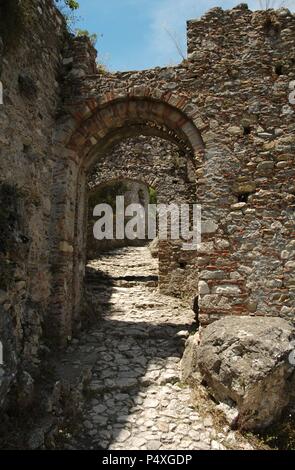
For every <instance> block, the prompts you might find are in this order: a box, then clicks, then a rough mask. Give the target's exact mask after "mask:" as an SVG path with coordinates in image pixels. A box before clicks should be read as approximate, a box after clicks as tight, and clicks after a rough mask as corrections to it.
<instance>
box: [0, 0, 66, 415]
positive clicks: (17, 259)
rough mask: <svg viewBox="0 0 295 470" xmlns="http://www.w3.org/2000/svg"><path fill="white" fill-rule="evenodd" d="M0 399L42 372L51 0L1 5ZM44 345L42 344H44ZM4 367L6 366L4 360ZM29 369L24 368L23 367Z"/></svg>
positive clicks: (51, 112)
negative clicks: (1, 240) (0, 356)
mask: <svg viewBox="0 0 295 470" xmlns="http://www.w3.org/2000/svg"><path fill="white" fill-rule="evenodd" d="M0 10H1V11H0V36H1V37H0V80H1V82H2V85H3V104H0V201H1V233H2V234H3V230H4V231H5V241H6V242H8V246H7V247H4V246H3V245H1V247H0V271H1V285H0V318H1V320H0V340H1V341H2V342H3V351H4V367H3V369H0V405H1V406H2V405H3V402H4V399H5V396H6V394H7V391H8V390H9V389H10V387H11V385H12V384H13V383H15V382H16V381H19V382H23V378H24V377H25V378H26V381H30V380H31V379H29V378H28V376H27V375H26V373H29V374H30V375H32V376H33V377H35V375H36V374H37V373H38V367H39V364H40V359H41V356H42V344H43V343H44V321H45V315H46V311H47V308H48V302H49V298H50V284H51V272H50V267H49V265H50V242H49V240H50V236H51V235H50V232H51V227H50V215H51V201H52V194H51V189H52V188H51V184H52V168H53V166H54V156H53V151H52V135H53V129H54V127H55V122H56V117H57V114H58V110H59V108H60V102H61V100H60V86H59V83H58V81H59V79H60V73H61V63H62V49H63V45H64V41H65V39H66V33H65V25H64V19H63V17H62V16H61V15H60V14H59V13H58V12H57V11H56V9H55V8H54V7H53V4H52V2H51V1H47V0H46V1H45V0H42V1H38V0H32V1H22V2H19V5H18V4H17V2H14V1H11V2H10V1H8V0H7V1H5V2H2V3H1V8H0ZM43 352H44V350H43ZM0 367H1V366H0ZM25 371H26V372H25Z"/></svg>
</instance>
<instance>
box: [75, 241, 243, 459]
mask: <svg viewBox="0 0 295 470" xmlns="http://www.w3.org/2000/svg"><path fill="white" fill-rule="evenodd" d="M87 272H88V275H87V277H88V284H87V285H88V295H89V296H91V298H92V302H93V304H95V310H96V313H97V315H99V316H101V321H100V326H99V328H96V329H95V330H93V331H92V332H89V333H88V334H87V335H86V336H85V335H84V337H83V338H82V344H80V345H79V348H80V353H81V351H82V352H83V351H84V353H85V354H86V356H87V354H88V356H89V357H92V360H93V355H92V353H94V352H95V354H96V356H95V364H94V366H93V367H92V379H91V382H90V389H89V392H88V399H87V401H86V404H85V408H84V417H83V426H82V427H83V430H82V431H80V432H79V436H75V437H74V438H73V441H72V442H71V443H70V445H71V446H73V447H75V448H78V449H83V448H84V449H91V448H94V449H95V448H98V449H99V448H104V449H125V450H132V449H135V450H137V449H145V450H158V449H160V450H164V449H165V450H168V449H175V450H191V449H196V450H197V449H223V448H231V446H232V444H233V443H235V447H236V446H237V444H236V440H235V436H234V433H233V432H232V431H230V430H229V429H228V428H226V427H224V429H223V430H222V431H221V432H220V431H217V430H216V429H214V427H213V421H212V418H211V417H210V416H208V415H207V416H206V415H205V416H200V415H199V414H198V412H197V411H196V410H195V409H194V405H193V403H192V401H191V391H190V388H189V387H188V386H186V385H183V384H181V383H180V378H179V363H180V359H181V356H182V354H183V349H184V343H185V339H186V338H187V336H188V335H189V332H190V330H191V329H192V327H193V325H194V313H193V312H192V311H191V310H190V309H189V308H188V307H187V306H186V305H185V304H184V303H183V302H182V301H181V300H179V299H175V298H172V297H167V296H164V295H161V294H159V293H158V291H157V260H155V259H153V258H152V257H151V255H150V252H149V250H148V249H147V248H124V249H120V250H117V251H116V252H113V253H112V254H106V255H104V256H103V257H101V258H100V259H99V260H95V261H92V262H90V263H89V265H88V267H87ZM77 367H79V366H78V365H77ZM238 447H239V446H238ZM240 447H241V448H244V447H245V446H244V445H241V446H240Z"/></svg>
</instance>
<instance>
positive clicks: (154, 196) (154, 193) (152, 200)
mask: <svg viewBox="0 0 295 470" xmlns="http://www.w3.org/2000/svg"><path fill="white" fill-rule="evenodd" d="M149 196H150V204H157V191H156V190H155V189H154V188H151V187H150V188H149Z"/></svg>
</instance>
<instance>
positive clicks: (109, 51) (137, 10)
mask: <svg viewBox="0 0 295 470" xmlns="http://www.w3.org/2000/svg"><path fill="white" fill-rule="evenodd" d="M79 2H80V10H79V16H80V19H79V21H78V24H77V26H78V27H79V28H81V29H87V30H88V31H89V32H91V33H98V34H102V35H103V36H102V37H100V38H99V39H98V42H97V45H96V47H97V49H98V53H99V59H100V60H101V61H102V62H103V63H105V64H106V66H107V67H108V68H109V69H110V70H112V71H116V70H141V69H146V68H151V67H156V66H165V65H174V64H177V63H178V62H180V61H181V58H180V56H179V53H178V52H177V49H176V47H175V45H174V44H173V41H172V40H171V38H170V37H169V34H168V33H167V30H168V31H170V33H171V34H172V35H173V36H174V37H177V40H178V42H179V44H180V45H181V48H182V50H183V51H184V53H186V20H188V19H192V18H197V17H199V16H201V15H202V14H204V13H205V12H206V11H207V10H208V9H209V8H212V7H214V6H221V7H222V8H224V9H228V8H231V7H232V6H235V5H237V4H238V3H241V0H240V1H239V0H236V1H231V0H225V1H219V0H79ZM248 5H249V7H251V8H252V9H254V8H257V7H258V6H259V0H257V1H256V0H251V1H249V2H248Z"/></svg>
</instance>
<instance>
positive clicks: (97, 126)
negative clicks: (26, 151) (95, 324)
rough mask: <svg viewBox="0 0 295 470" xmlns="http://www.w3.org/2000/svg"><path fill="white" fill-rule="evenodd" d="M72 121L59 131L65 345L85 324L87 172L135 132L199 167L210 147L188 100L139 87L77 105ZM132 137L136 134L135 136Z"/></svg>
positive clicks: (58, 226)
mask: <svg viewBox="0 0 295 470" xmlns="http://www.w3.org/2000/svg"><path fill="white" fill-rule="evenodd" d="M69 113H70V115H71V116H70V118H69V119H68V121H67V122H65V123H64V124H63V125H60V127H59V129H58V130H57V133H56V134H57V138H56V140H57V144H58V146H59V147H58V146H57V147H58V148H59V149H60V154H59V155H57V159H56V160H57V165H56V169H55V178H56V191H55V199H56V200H55V210H54V214H55V219H54V220H53V224H52V226H53V227H54V229H53V230H54V236H53V239H54V247H53V253H52V259H53V263H52V271H53V272H54V276H53V283H52V291H54V299H57V301H56V300H55V305H53V310H54V316H55V322H54V323H58V327H56V326H55V327H54V329H53V328H51V331H52V330H53V331H52V333H51V334H56V328H58V330H59V331H58V333H57V334H58V336H59V337H60V338H61V339H62V341H64V338H66V337H68V336H71V332H72V326H73V322H74V323H75V322H76V323H79V305H80V302H81V292H82V283H83V273H84V267H85V253H86V237H85V234H84V233H83V227H86V213H87V211H86V173H87V171H88V170H89V168H90V166H91V165H92V164H93V162H94V161H95V159H97V158H98V156H99V154H102V153H104V152H106V151H107V149H108V148H109V147H110V146H111V145H112V143H113V142H114V141H117V140H120V139H122V138H123V137H124V136H126V132H127V133H128V129H129V131H130V129H132V133H133V135H136V133H137V134H139V133H140V132H141V131H142V130H143V129H144V130H145V132H147V133H149V135H158V136H159V135H161V136H162V137H164V138H167V140H172V141H174V142H175V143H177V144H178V145H183V146H184V147H186V148H189V149H190V150H191V152H192V155H193V158H194V159H195V161H196V163H197V165H196V166H199V165H200V164H201V161H202V156H203V152H204V143H203V140H202V137H201V133H200V131H199V130H198V128H197V122H198V118H199V113H198V110H197V108H196V106H195V105H193V104H192V103H191V102H190V99H189V98H188V97H187V96H186V95H182V94H174V93H171V92H166V91H165V92H159V90H155V91H153V90H151V89H150V88H147V87H134V88H132V89H129V90H125V91H124V90H123V91H122V90H121V91H120V92H118V93H115V92H108V93H106V94H105V95H103V96H101V97H99V98H97V99H93V100H87V101H85V102H83V103H82V104H80V105H77V104H76V105H75V106H74V105H72V107H71V108H70V109H69ZM130 132H131V131H130Z"/></svg>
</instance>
